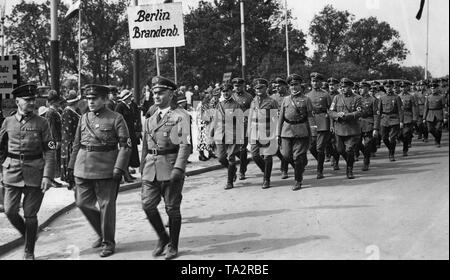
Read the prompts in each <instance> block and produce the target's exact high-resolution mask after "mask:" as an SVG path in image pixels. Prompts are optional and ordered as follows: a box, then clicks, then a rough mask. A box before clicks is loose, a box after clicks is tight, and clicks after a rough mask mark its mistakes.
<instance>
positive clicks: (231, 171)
mask: <svg viewBox="0 0 450 280" xmlns="http://www.w3.org/2000/svg"><path fill="white" fill-rule="evenodd" d="M236 170H237V168H236V165H234V164H230V165H229V166H228V178H227V185H226V186H225V190H230V189H232V188H233V187H234V186H233V183H234V181H235V180H236Z"/></svg>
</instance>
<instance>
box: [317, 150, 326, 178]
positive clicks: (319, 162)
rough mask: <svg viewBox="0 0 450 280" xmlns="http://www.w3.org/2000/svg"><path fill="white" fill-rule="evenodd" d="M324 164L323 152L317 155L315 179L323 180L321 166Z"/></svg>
mask: <svg viewBox="0 0 450 280" xmlns="http://www.w3.org/2000/svg"><path fill="white" fill-rule="evenodd" d="M324 162H325V154H324V153H323V152H318V153H317V179H323V178H324V176H323V164H324Z"/></svg>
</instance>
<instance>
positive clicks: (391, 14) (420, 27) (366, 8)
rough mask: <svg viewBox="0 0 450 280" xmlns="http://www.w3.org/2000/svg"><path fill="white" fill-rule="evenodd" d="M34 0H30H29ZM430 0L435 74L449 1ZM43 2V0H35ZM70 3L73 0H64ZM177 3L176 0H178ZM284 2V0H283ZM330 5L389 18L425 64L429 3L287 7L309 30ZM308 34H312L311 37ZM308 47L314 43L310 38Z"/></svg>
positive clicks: (375, 0) (351, 1)
mask: <svg viewBox="0 0 450 280" xmlns="http://www.w3.org/2000/svg"><path fill="white" fill-rule="evenodd" d="M26 1H27V2H31V0H26ZM138 1H139V2H140V3H143V2H141V1H146V2H152V1H153V2H162V0H138ZM426 1H427V2H428V1H429V3H430V18H429V19H430V25H429V30H430V32H429V37H430V39H429V71H430V72H431V74H432V75H433V76H435V77H440V76H444V75H447V74H448V73H449V2H450V1H448V0H426ZM3 2H6V14H8V12H9V11H11V9H12V6H14V5H15V4H17V3H19V2H20V0H7V1H5V0H0V3H3ZM35 2H44V0H35ZM63 2H65V3H71V2H72V1H71V0H63ZM175 2H177V0H175ZM182 2H183V8H184V11H185V12H188V11H189V7H196V6H197V3H198V0H182ZM282 2H283V3H284V0H282ZM327 4H331V5H333V7H334V8H336V9H338V10H347V11H349V12H350V13H352V14H353V15H355V20H358V19H361V18H366V17H370V16H375V17H377V18H378V20H379V21H386V22H387V23H389V24H390V25H391V26H392V27H393V28H394V29H396V30H397V31H399V33H400V38H401V39H402V40H403V41H404V42H405V44H406V47H407V48H408V49H409V51H410V54H409V55H408V57H407V59H406V60H405V61H404V62H403V65H405V66H416V65H419V66H423V67H425V61H426V30H427V21H426V19H427V17H426V6H425V10H424V13H423V15H422V19H421V20H420V21H418V20H417V19H416V18H415V16H416V13H417V11H418V10H419V4H420V0H287V5H288V8H289V9H291V10H292V14H293V17H294V18H295V21H294V26H295V27H296V28H298V29H301V30H302V31H303V32H304V33H305V34H307V33H308V28H309V25H310V23H311V21H312V19H313V17H314V15H316V14H318V13H319V12H320V10H322V9H323V7H324V6H325V5H327ZM308 37H309V36H308ZM308 47H309V48H310V52H312V49H313V46H312V45H311V43H310V38H308Z"/></svg>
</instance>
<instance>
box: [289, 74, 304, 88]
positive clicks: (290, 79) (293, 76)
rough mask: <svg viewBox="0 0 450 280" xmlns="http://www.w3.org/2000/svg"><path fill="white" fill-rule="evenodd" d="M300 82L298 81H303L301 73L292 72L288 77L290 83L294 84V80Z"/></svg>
mask: <svg viewBox="0 0 450 280" xmlns="http://www.w3.org/2000/svg"><path fill="white" fill-rule="evenodd" d="M294 81H295V82H298V83H302V77H300V75H297V74H291V75H289V77H288V78H287V83H288V84H289V85H291V84H292V82H294Z"/></svg>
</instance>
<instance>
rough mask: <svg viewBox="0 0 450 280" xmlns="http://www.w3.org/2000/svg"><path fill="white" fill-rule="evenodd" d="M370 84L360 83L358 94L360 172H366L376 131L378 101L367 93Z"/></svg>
mask: <svg viewBox="0 0 450 280" xmlns="http://www.w3.org/2000/svg"><path fill="white" fill-rule="evenodd" d="M369 88H370V84H369V83H368V82H366V81H363V82H361V83H360V87H359V89H360V93H361V98H362V112H361V113H362V116H361V137H362V142H361V146H362V147H361V148H360V150H361V151H362V153H363V155H364V165H363V168H362V171H368V170H369V165H370V157H371V155H372V153H373V152H375V149H376V144H375V139H374V138H375V137H376V136H377V133H378V132H377V131H376V130H374V124H375V119H376V118H377V117H378V115H377V110H378V99H376V98H375V97H373V96H371V95H370V93H369Z"/></svg>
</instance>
